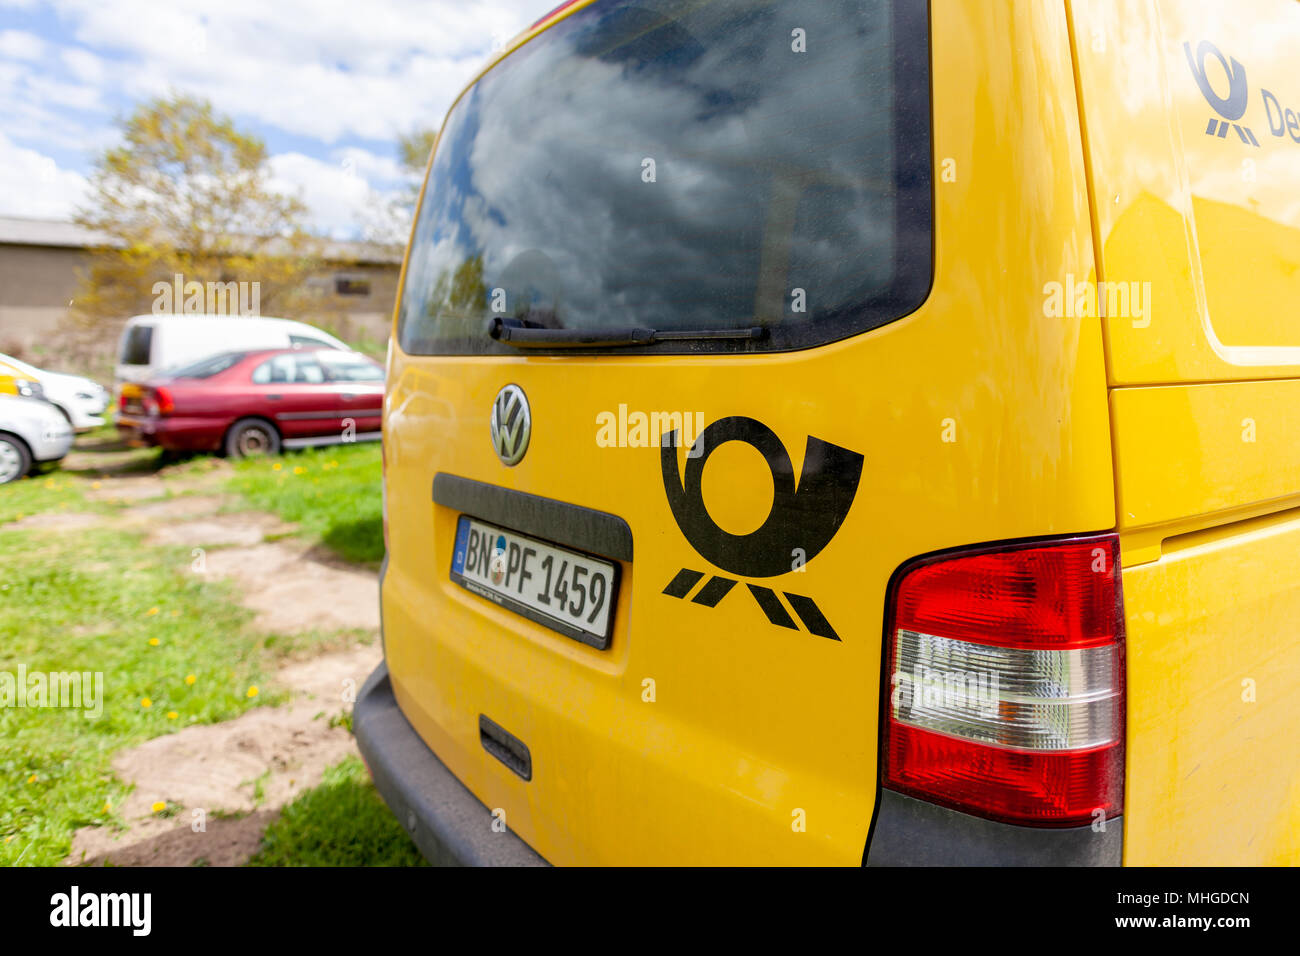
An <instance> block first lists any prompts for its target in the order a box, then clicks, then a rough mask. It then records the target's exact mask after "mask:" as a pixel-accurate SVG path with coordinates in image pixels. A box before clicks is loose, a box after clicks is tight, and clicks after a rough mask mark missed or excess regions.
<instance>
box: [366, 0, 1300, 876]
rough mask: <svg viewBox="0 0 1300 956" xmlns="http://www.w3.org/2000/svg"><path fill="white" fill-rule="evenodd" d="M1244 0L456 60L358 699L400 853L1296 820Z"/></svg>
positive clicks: (1197, 827) (757, 855) (1257, 52)
mask: <svg viewBox="0 0 1300 956" xmlns="http://www.w3.org/2000/svg"><path fill="white" fill-rule="evenodd" d="M651 9H652V10H653V13H651V12H649V11H650V10H651ZM1249 11H1250V12H1249V14H1248V15H1241V13H1240V12H1239V5H1233V4H1232V3H1230V2H1228V0H1201V2H1196V3H1189V2H1183V0H1146V2H1143V3H1141V4H1124V3H1110V2H1088V3H1050V4H1049V3H1042V4H1040V3H1033V4H1030V3H988V2H986V0H933V2H932V3H928V4H927V3H910V2H885V0H880V2H860V0H818V2H816V3H807V2H802V0H713V2H709V3H663V4H651V5H647V6H646V7H645V8H642V7H640V6H638V5H635V4H626V3H623V2H621V0H596V2H594V3H592V2H582V3H578V4H574V5H566V6H565V8H564V9H563V11H562V12H560V13H559V14H558V15H556V16H553V17H551V18H548V19H546V20H545V21H543V22H542V23H541V24H540V25H539V26H537V27H536V28H535V29H533V30H531V31H530V32H529V33H528V34H527V35H526V36H525V37H522V38H521V39H520V40H519V41H518V42H516V43H515V44H512V45H511V47H510V48H508V49H507V50H505V51H503V52H502V54H501V55H500V56H499V58H498V59H497V60H496V61H495V62H494V63H493V64H491V65H490V66H489V67H488V68H487V69H485V70H484V71H483V72H482V73H481V74H480V75H479V77H478V78H477V79H475V80H474V81H473V82H474V87H473V89H472V90H471V91H470V92H468V93H466V94H465V95H463V96H461V97H460V98H459V100H457V101H456V102H455V105H453V106H452V107H451V110H450V112H449V113H448V115H447V117H446V120H445V122H443V123H441V124H440V129H441V132H440V134H439V140H438V146H437V149H436V151H435V153H434V155H433V157H432V160H431V165H430V167H429V172H428V175H427V182H426V184H425V187H424V192H423V199H422V202H421V208H420V209H419V210H418V211H417V214H416V221H415V225H414V229H413V231H412V235H411V240H410V243H409V245H408V247H407V253H406V263H405V266H404V271H403V280H402V288H401V289H400V291H399V298H398V303H397V307H396V310H395V323H394V333H393V336H392V340H391V341H392V346H391V352H390V358H389V362H388V397H387V401H386V405H385V418H384V436H385V442H386V445H387V447H388V448H389V450H390V454H388V455H387V461H386V474H385V479H384V483H385V490H386V515H387V520H386V525H385V527H386V538H385V540H386V545H387V556H386V559H385V564H384V568H385V570H384V571H383V572H382V576H381V585H380V589H381V598H380V600H381V607H382V615H381V618H382V623H383V642H382V644H383V649H384V654H385V661H386V663H385V664H384V665H382V666H381V667H380V668H379V669H378V670H376V672H375V673H374V674H373V675H372V677H371V678H370V680H369V681H368V682H367V684H366V686H365V687H364V689H363V690H362V692H361V693H360V694H359V695H358V698H357V701H356V705H355V709H354V711H353V726H354V729H355V732H356V739H357V742H358V745H359V747H360V749H361V752H362V754H363V756H364V757H365V759H366V763H367V765H368V767H369V768H370V770H371V772H372V774H373V776H374V779H375V781H376V784H377V786H378V788H379V791H380V792H381V793H382V794H383V796H384V797H385V799H386V800H387V801H388V803H389V805H390V806H391V807H392V808H393V809H394V811H395V813H396V816H397V818H398V819H399V820H401V821H402V823H403V825H404V826H405V827H406V828H407V829H408V830H409V831H410V833H411V834H412V836H413V838H414V839H415V841H416V842H417V843H418V844H419V845H420V847H421V849H422V850H423V851H424V852H425V853H426V855H428V856H429V857H430V858H431V859H434V860H440V861H441V860H458V861H460V862H466V863H485V862H515V863H537V862H541V861H549V862H552V863H555V864H580V865H597V864H624V865H647V864H648V865H654V864H670V865H671V864H679V865H680V864H708V865H735V864H757V865H766V866H770V865H774V864H840V865H853V866H856V865H859V864H861V863H864V862H865V863H867V864H868V865H877V864H886V865H915V864H978V865H1010V864H1024V865H1047V864H1053V865H1088V866H1094V865H1120V864H1121V863H1123V864H1125V865H1133V866H1154V865H1166V866H1168V865H1233V864H1235V865H1272V866H1286V865H1295V864H1296V863H1297V862H1300V627H1298V626H1297V621H1298V620H1300V562H1297V561H1296V555H1297V553H1300V512H1297V505H1300V414H1298V413H1297V411H1296V408H1297V398H1298V397H1300V382H1298V381H1297V379H1300V323H1297V322H1295V321H1292V318H1293V317H1294V316H1295V314H1296V305H1297V303H1300V203H1297V202H1296V197H1297V195H1300V193H1298V192H1297V188H1296V187H1297V184H1300V145H1298V144H1297V142H1296V139H1298V138H1300V127H1298V126H1297V125H1296V123H1297V118H1296V113H1295V111H1294V109H1291V108H1290V107H1294V106H1296V105H1298V104H1300V71H1297V69H1296V64H1297V62H1300V47H1298V45H1297V44H1298V43H1300V3H1296V2H1294V0H1259V2H1256V3H1252V4H1250V6H1249ZM633 14H636V15H633ZM794 24H797V25H798V26H797V29H794V31H793V36H794V44H795V49H796V51H801V49H802V41H803V37H804V36H805V35H806V37H807V40H808V47H807V48H808V51H809V52H808V55H806V56H804V55H794V56H792V55H791V37H792V35H791V31H790V27H791V25H794ZM814 37H815V38H816V47H815V50H814V46H813V38H814ZM1105 37H1110V38H1111V39H1110V40H1109V41H1108V42H1106V43H1099V42H1097V40H1098V38H1105ZM1116 38H1122V42H1121V43H1117V42H1116ZM1229 67H1230V68H1229ZM1247 78H1249V82H1247ZM1229 87H1230V88H1231V89H1230V93H1229V92H1226V91H1228V90H1229ZM648 103H652V104H654V107H653V108H652V109H647V108H646V104H648ZM1279 103H1281V104H1283V105H1284V106H1287V109H1286V110H1285V116H1286V119H1287V123H1288V126H1287V129H1284V128H1283V121H1282V118H1281V117H1282V115H1283V109H1282V106H1279V105H1278V104H1279ZM537 118H543V121H540V122H535V121H534V120H536V119H537ZM429 119H430V120H432V119H433V118H432V117H430V118H429ZM1207 120H1208V129H1207ZM1284 134H1285V135H1284ZM656 160H657V162H658V169H657V176H656V175H655V161H656ZM1256 165H1258V168H1259V170H1260V176H1259V177H1258V179H1257V178H1256V177H1255V176H1254V175H1253V171H1254V169H1255V167H1256ZM1243 167H1248V170H1247V171H1248V172H1251V175H1244V174H1243V173H1242V169H1243ZM538 168H544V169H545V170H546V174H545V176H537V175H533V174H532V173H531V171H534V170H537V169H538ZM1265 169H1267V170H1268V175H1267V182H1266V177H1265V175H1264V172H1263V171H1264V170H1265ZM638 171H641V173H642V176H640V177H639V176H638V175H637V173H638ZM1103 276H1104V281H1102V277H1103ZM458 286H459V287H461V291H460V292H459V293H458V292H457V291H456V289H457V287H458ZM487 290H490V292H489V291H487ZM485 293H486V294H485ZM447 406H450V407H449V408H448V407H447ZM489 438H490V439H491V440H490V441H489ZM683 446H686V447H683Z"/></svg>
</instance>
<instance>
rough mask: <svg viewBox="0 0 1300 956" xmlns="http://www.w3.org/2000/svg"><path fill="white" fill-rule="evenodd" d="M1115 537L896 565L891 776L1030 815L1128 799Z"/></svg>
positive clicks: (957, 800) (917, 791)
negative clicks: (898, 567) (899, 567)
mask: <svg viewBox="0 0 1300 956" xmlns="http://www.w3.org/2000/svg"><path fill="white" fill-rule="evenodd" d="M1118 551H1119V546H1118V538H1117V537H1116V536H1114V535H1099V536H1094V537H1087V538H1073V539H1070V540H1068V541H1062V542H1052V543H1036V544H1030V545H1018V546H1012V547H1009V548H1007V549H1002V550H992V549H982V550H980V551H972V552H966V553H960V554H949V555H942V556H938V557H935V558H929V559H922V560H921V561H918V562H916V563H915V564H913V565H911V566H910V567H908V568H905V569H904V570H903V571H902V572H900V574H899V576H898V578H897V579H896V583H895V586H894V590H893V595H892V600H891V611H892V616H891V621H890V628H889V636H888V640H889V646H888V650H887V656H886V661H887V665H888V670H887V675H886V676H887V677H888V678H889V681H888V684H889V693H890V698H889V703H888V707H887V708H886V720H885V731H884V737H885V745H884V755H883V756H884V773H883V781H884V785H885V786H886V787H888V788H889V789H892V790H896V791H899V792H901V793H906V794H908V795H910V796H914V797H917V798H918V799H922V800H928V801H930V802H933V803H939V804H943V805H945V806H949V807H953V808H955V809H959V810H962V811H965V812H968V813H973V814H976V815H979V816H983V817H988V818H990V819H995V820H1000V821H1003V822H1008V823H1017V824H1021V825H1029V826H1056V827H1065V826H1079V825H1083V824H1087V823H1091V822H1094V821H1095V820H1097V819H1098V818H1099V817H1102V818H1110V817H1114V816H1116V815H1118V814H1119V813H1120V812H1121V810H1122V806H1123V782H1124V778H1123V770H1124V632H1123V626H1124V625H1123V612H1122V607H1121V588H1120V573H1119V568H1118V562H1117V559H1118Z"/></svg>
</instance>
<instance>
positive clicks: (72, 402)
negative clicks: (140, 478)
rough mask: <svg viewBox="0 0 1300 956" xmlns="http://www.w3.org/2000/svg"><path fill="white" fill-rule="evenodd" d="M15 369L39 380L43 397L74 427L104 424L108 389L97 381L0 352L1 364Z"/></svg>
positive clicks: (79, 429)
mask: <svg viewBox="0 0 1300 956" xmlns="http://www.w3.org/2000/svg"><path fill="white" fill-rule="evenodd" d="M4 365H7V366H9V367H10V368H14V369H17V370H18V371H20V372H22V373H23V374H24V375H27V376H29V377H30V378H31V379H32V380H34V381H36V382H39V383H40V386H41V388H42V390H43V391H44V393H45V400H46V401H48V402H49V403H50V404H52V405H53V406H54V407H55V408H57V409H58V410H59V411H60V412H62V413H63V417H64V418H66V419H67V420H68V422H69V423H70V424H71V425H72V427H73V428H74V429H75V430H76V431H87V430H89V429H91V428H98V427H99V426H100V425H102V424H104V418H103V413H104V410H105V409H107V408H108V401H109V392H108V389H106V388H104V386H102V385H100V384H99V383H98V382H95V381H92V380H90V379H88V378H83V377H82V376H80V375H66V374H64V373H63V372H47V371H46V370H45V369H40V368H36V367H35V366H34V365H29V364H28V363H26V362H22V361H19V360H18V359H16V358H13V357H11V356H8V355H0V366H4Z"/></svg>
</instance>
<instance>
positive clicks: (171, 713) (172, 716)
mask: <svg viewBox="0 0 1300 956" xmlns="http://www.w3.org/2000/svg"><path fill="white" fill-rule="evenodd" d="M179 716H180V714H178V713H176V711H174V710H169V711H167V719H168V720H175V719H176V718H177V717H179Z"/></svg>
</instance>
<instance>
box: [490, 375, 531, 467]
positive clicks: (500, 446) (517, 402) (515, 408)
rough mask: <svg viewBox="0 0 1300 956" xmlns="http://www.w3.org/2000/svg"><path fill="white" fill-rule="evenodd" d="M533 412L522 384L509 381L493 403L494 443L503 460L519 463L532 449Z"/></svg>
mask: <svg viewBox="0 0 1300 956" xmlns="http://www.w3.org/2000/svg"><path fill="white" fill-rule="evenodd" d="M532 432H533V414H532V412H531V411H529V409H528V396H526V395H525V394H524V390H523V389H522V388H520V387H519V386H518V385H507V386H506V387H505V388H503V389H501V391H499V392H497V397H496V401H494V402H493V403H492V447H493V448H495V449H496V453H497V457H498V458H500V459H501V461H502V463H503V464H506V465H517V464H519V461H520V459H522V458H523V457H524V452H526V451H528V439H529V437H530V436H531V435H532Z"/></svg>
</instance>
